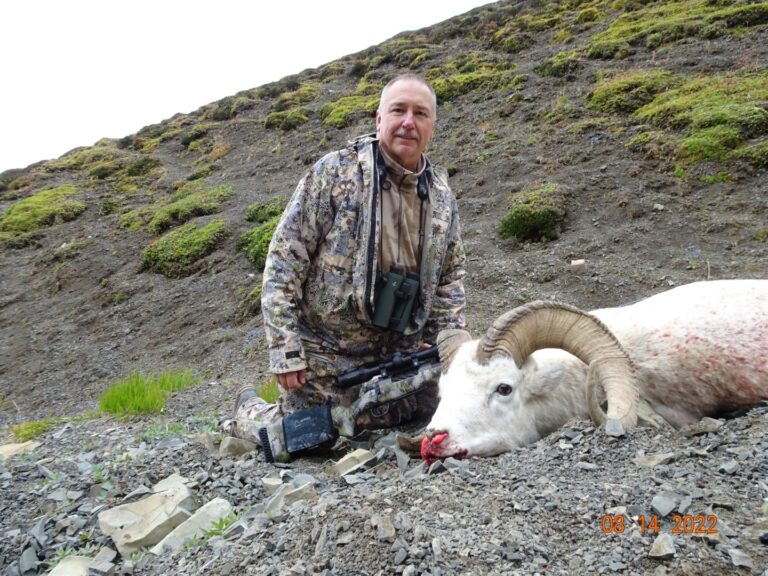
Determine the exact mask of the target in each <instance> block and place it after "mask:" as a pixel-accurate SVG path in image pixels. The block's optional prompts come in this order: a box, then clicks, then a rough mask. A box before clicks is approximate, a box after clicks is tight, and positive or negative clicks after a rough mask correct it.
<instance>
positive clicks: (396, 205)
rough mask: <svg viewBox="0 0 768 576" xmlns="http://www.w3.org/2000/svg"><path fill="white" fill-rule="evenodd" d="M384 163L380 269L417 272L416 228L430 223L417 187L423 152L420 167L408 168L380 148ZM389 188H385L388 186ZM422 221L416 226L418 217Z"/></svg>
mask: <svg viewBox="0 0 768 576" xmlns="http://www.w3.org/2000/svg"><path fill="white" fill-rule="evenodd" d="M381 154H382V156H383V157H384V162H385V163H386V165H387V183H388V184H389V186H386V185H382V186H381V204H380V210H381V244H382V245H381V268H380V270H381V272H383V273H385V274H386V273H387V272H389V270H390V269H391V268H392V267H397V268H400V270H401V271H403V272H413V273H416V274H418V272H419V256H420V255H419V232H420V230H426V229H427V226H428V225H429V222H428V220H429V214H430V211H429V199H425V200H424V207H423V208H422V206H421V199H420V198H419V195H418V192H417V187H418V183H419V176H420V175H421V173H422V172H424V169H425V168H426V165H427V163H426V160H425V159H424V156H422V157H421V160H420V161H419V170H418V171H417V172H411V171H410V170H407V169H405V168H403V167H402V166H400V164H398V163H397V162H395V160H393V159H392V158H390V157H389V156H388V155H387V154H386V152H384V150H381ZM387 188H388V189H387ZM420 218H421V219H422V221H423V225H422V226H419V219H420Z"/></svg>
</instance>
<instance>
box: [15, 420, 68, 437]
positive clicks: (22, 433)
mask: <svg viewBox="0 0 768 576" xmlns="http://www.w3.org/2000/svg"><path fill="white" fill-rule="evenodd" d="M60 422H61V420H60V419H59V418H43V419H42V420H31V421H26V422H20V423H19V424H15V425H14V426H11V434H13V436H14V437H15V438H16V439H17V440H19V441H20V442H26V441H27V440H32V439H33V438H37V437H38V436H42V435H43V434H45V433H46V432H48V431H49V430H50V429H51V428H53V427H54V426H56V425H57V424H59V423H60Z"/></svg>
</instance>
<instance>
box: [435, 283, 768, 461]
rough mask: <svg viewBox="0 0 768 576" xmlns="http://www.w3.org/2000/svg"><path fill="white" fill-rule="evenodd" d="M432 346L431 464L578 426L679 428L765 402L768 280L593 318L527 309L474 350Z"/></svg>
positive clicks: (455, 335) (454, 344)
mask: <svg viewBox="0 0 768 576" xmlns="http://www.w3.org/2000/svg"><path fill="white" fill-rule="evenodd" d="M439 346H440V355H441V360H442V362H443V374H442V375H441V378H440V384H439V387H440V403H439V405H438V407H437V411H436V412H435V414H434V416H433V418H432V420H431V422H430V423H429V425H428V427H427V431H426V437H425V438H424V441H423V444H422V456H423V457H424V459H425V460H427V461H429V462H431V461H434V460H436V459H440V458H445V457H447V456H454V457H459V458H461V457H467V456H491V455H494V454H499V453H502V452H505V451H508V450H510V449H512V448H514V447H517V446H522V445H525V444H529V443H531V442H535V441H536V440H538V439H540V438H542V437H543V436H545V435H547V434H549V433H550V432H552V431H554V430H556V429H558V428H559V427H561V426H562V425H563V424H564V423H565V422H567V421H568V420H569V419H570V418H573V417H576V416H580V417H585V416H587V415H591V416H592V418H593V420H595V421H596V422H597V423H602V422H603V421H604V420H605V419H606V418H607V419H611V420H618V421H620V422H621V423H622V425H623V426H624V427H632V426H634V425H636V424H637V423H638V419H640V420H641V421H646V422H647V423H651V424H654V425H657V426H658V425H667V424H669V425H671V426H673V427H675V428H679V427H681V426H684V425H686V424H691V423H693V422H696V421H697V420H699V419H700V418H701V417H703V416H715V415H718V414H725V413H728V412H733V411H737V410H740V409H744V408H747V407H750V406H753V405H754V404H756V403H757V402H759V401H760V400H762V399H766V398H768V280H720V281H711V282H696V283H693V284H687V285H684V286H680V287H678V288H674V289H672V290H669V291H666V292H662V293H660V294H657V295H655V296H652V297H650V298H647V299H645V300H641V301H639V302H637V303H635V304H631V305H628V306H623V307H617V308H604V309H601V310H595V311H593V312H591V313H586V312H583V311H580V310H578V309H576V308H573V307H571V306H567V305H564V304H557V303H552V302H534V303H532V304H528V305H525V306H521V307H519V308H516V309H515V310H512V311H511V312H507V313H506V314H503V315H502V316H501V317H499V318H498V319H497V320H496V321H495V322H494V324H493V325H492V326H491V327H490V328H489V329H488V331H487V332H486V334H485V335H484V337H483V338H481V339H480V340H474V341H472V340H471V338H470V336H469V334H468V333H467V332H464V331H458V330H453V331H446V332H443V333H441V335H440V338H439ZM603 392H604V397H603V396H602V394H603ZM604 400H605V401H607V413H605V412H603V408H602V405H603V401H604Z"/></svg>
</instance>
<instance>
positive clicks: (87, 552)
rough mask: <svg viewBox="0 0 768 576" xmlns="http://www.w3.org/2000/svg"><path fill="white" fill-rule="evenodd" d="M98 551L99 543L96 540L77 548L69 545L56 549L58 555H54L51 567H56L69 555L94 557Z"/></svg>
mask: <svg viewBox="0 0 768 576" xmlns="http://www.w3.org/2000/svg"><path fill="white" fill-rule="evenodd" d="M98 551H99V545H98V544H96V543H94V542H89V543H87V544H86V545H85V546H82V547H80V548H75V547H74V546H69V545H67V546H63V547H61V548H57V549H56V555H55V556H54V557H53V560H52V561H51V564H50V567H51V568H55V567H56V566H57V565H58V564H59V563H60V562H61V561H62V560H64V558H68V557H69V556H75V555H77V556H88V557H94V556H96V553H97V552H98Z"/></svg>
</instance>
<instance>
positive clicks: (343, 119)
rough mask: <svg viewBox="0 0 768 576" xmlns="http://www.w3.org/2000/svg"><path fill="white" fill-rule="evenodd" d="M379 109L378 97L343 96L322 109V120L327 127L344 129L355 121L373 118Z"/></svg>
mask: <svg viewBox="0 0 768 576" xmlns="http://www.w3.org/2000/svg"><path fill="white" fill-rule="evenodd" d="M378 107H379V97H378V96H365V95H359V94H353V95H352V96H342V97H341V98H339V99H338V100H334V101H333V102H328V103H326V104H324V105H323V107H322V108H320V118H322V120H323V124H325V125H326V126H333V127H335V128H344V127H345V126H348V125H350V124H351V123H352V121H353V120H357V119H359V118H364V117H372V116H373V115H374V114H375V113H376V109H377V108H378Z"/></svg>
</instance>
